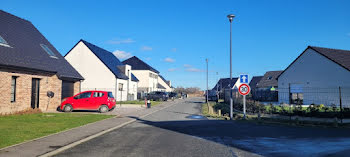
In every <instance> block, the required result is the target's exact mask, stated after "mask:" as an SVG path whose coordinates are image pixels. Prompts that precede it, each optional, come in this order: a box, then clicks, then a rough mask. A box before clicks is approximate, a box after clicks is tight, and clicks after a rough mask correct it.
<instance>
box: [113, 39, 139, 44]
mask: <svg viewBox="0 0 350 157" xmlns="http://www.w3.org/2000/svg"><path fill="white" fill-rule="evenodd" d="M134 42H136V41H135V40H132V39H131V38H127V39H120V38H115V39H112V40H109V41H107V43H108V44H112V45H119V44H130V43H134Z"/></svg>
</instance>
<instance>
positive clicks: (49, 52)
mask: <svg viewBox="0 0 350 157" xmlns="http://www.w3.org/2000/svg"><path fill="white" fill-rule="evenodd" d="M40 46H41V47H42V48H43V49H44V50H45V51H46V53H47V54H49V55H50V57H53V58H57V57H56V55H55V54H54V53H53V52H52V51H51V49H50V48H49V47H47V46H46V45H45V44H40Z"/></svg>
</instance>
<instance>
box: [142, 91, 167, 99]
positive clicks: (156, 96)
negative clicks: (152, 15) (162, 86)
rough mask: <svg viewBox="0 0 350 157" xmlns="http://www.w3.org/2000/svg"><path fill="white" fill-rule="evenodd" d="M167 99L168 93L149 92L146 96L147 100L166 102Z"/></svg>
mask: <svg viewBox="0 0 350 157" xmlns="http://www.w3.org/2000/svg"><path fill="white" fill-rule="evenodd" d="M168 98H169V95H168V93H166V92H151V93H148V94H147V99H148V100H162V101H167V100H168Z"/></svg>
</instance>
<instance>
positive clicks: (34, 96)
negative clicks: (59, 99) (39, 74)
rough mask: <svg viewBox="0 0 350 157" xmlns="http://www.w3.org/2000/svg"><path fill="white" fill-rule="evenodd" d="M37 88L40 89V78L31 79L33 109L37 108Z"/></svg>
mask: <svg viewBox="0 0 350 157" xmlns="http://www.w3.org/2000/svg"><path fill="white" fill-rule="evenodd" d="M39 89H40V79H37V78H33V79H32V94H31V107H32V108H33V109H35V108H39V92H40V91H39Z"/></svg>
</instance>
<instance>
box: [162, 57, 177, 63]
mask: <svg viewBox="0 0 350 157" xmlns="http://www.w3.org/2000/svg"><path fill="white" fill-rule="evenodd" d="M164 61H166V62H168V63H174V62H175V59H172V58H170V57H167V58H165V59H164Z"/></svg>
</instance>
